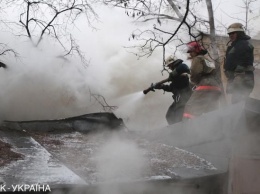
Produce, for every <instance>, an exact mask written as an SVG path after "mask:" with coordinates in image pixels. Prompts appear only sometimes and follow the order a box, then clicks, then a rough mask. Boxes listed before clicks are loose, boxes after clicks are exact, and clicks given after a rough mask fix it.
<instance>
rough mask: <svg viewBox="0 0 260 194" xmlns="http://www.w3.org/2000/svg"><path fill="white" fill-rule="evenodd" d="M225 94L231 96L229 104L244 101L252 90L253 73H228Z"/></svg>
mask: <svg viewBox="0 0 260 194" xmlns="http://www.w3.org/2000/svg"><path fill="white" fill-rule="evenodd" d="M226 75H227V77H228V82H227V89H226V92H227V94H232V96H231V103H232V104H234V103H237V102H240V101H242V100H245V99H246V98H247V97H248V96H249V95H250V93H251V92H252V90H253V88H254V73H253V71H247V72H246V71H245V72H234V73H233V72H228V73H226Z"/></svg>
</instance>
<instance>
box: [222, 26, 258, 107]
mask: <svg viewBox="0 0 260 194" xmlns="http://www.w3.org/2000/svg"><path fill="white" fill-rule="evenodd" d="M227 33H228V35H229V39H230V41H229V42H228V47H227V50H226V57H225V63H224V70H225V75H226V77H227V79H228V82H227V87H226V92H227V94H232V96H231V102H232V103H237V102H239V101H241V100H245V98H247V97H248V96H249V94H250V93H251V92H252V90H253V88H254V66H253V62H254V54H253V53H254V47H253V46H252V44H251V43H250V42H249V41H248V40H249V39H251V38H250V37H249V36H247V35H246V34H245V31H244V29H243V25H242V24H240V23H234V24H231V25H230V26H229V27H228V29H227Z"/></svg>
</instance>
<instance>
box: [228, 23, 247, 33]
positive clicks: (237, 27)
mask: <svg viewBox="0 0 260 194" xmlns="http://www.w3.org/2000/svg"><path fill="white" fill-rule="evenodd" d="M227 32H228V34H229V33H232V32H245V30H244V28H243V25H242V24H241V23H233V24H231V25H230V26H229V27H228V29H227Z"/></svg>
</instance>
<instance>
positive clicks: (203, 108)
mask: <svg viewBox="0 0 260 194" xmlns="http://www.w3.org/2000/svg"><path fill="white" fill-rule="evenodd" d="M206 61H207V60H206V59H205V58H204V56H203V55H198V56H196V57H194V58H193V59H192V63H191V68H190V70H191V76H190V80H191V82H192V84H193V85H194V90H193V93H192V95H191V97H190V99H189V100H188V102H187V103H186V106H185V109H184V114H183V117H184V118H188V119H190V118H194V117H196V116H200V115H201V114H203V113H207V112H210V111H213V110H215V109H217V108H218V105H219V97H220V94H221V89H220V87H219V82H218V81H217V79H216V72H215V69H214V68H212V67H210V66H209V65H207V62H206Z"/></svg>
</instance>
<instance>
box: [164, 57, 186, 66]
mask: <svg viewBox="0 0 260 194" xmlns="http://www.w3.org/2000/svg"><path fill="white" fill-rule="evenodd" d="M182 62H183V60H181V59H178V58H176V57H174V56H169V57H168V58H167V59H166V60H165V65H166V66H169V65H171V66H172V67H174V66H176V65H178V64H179V63H182Z"/></svg>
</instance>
